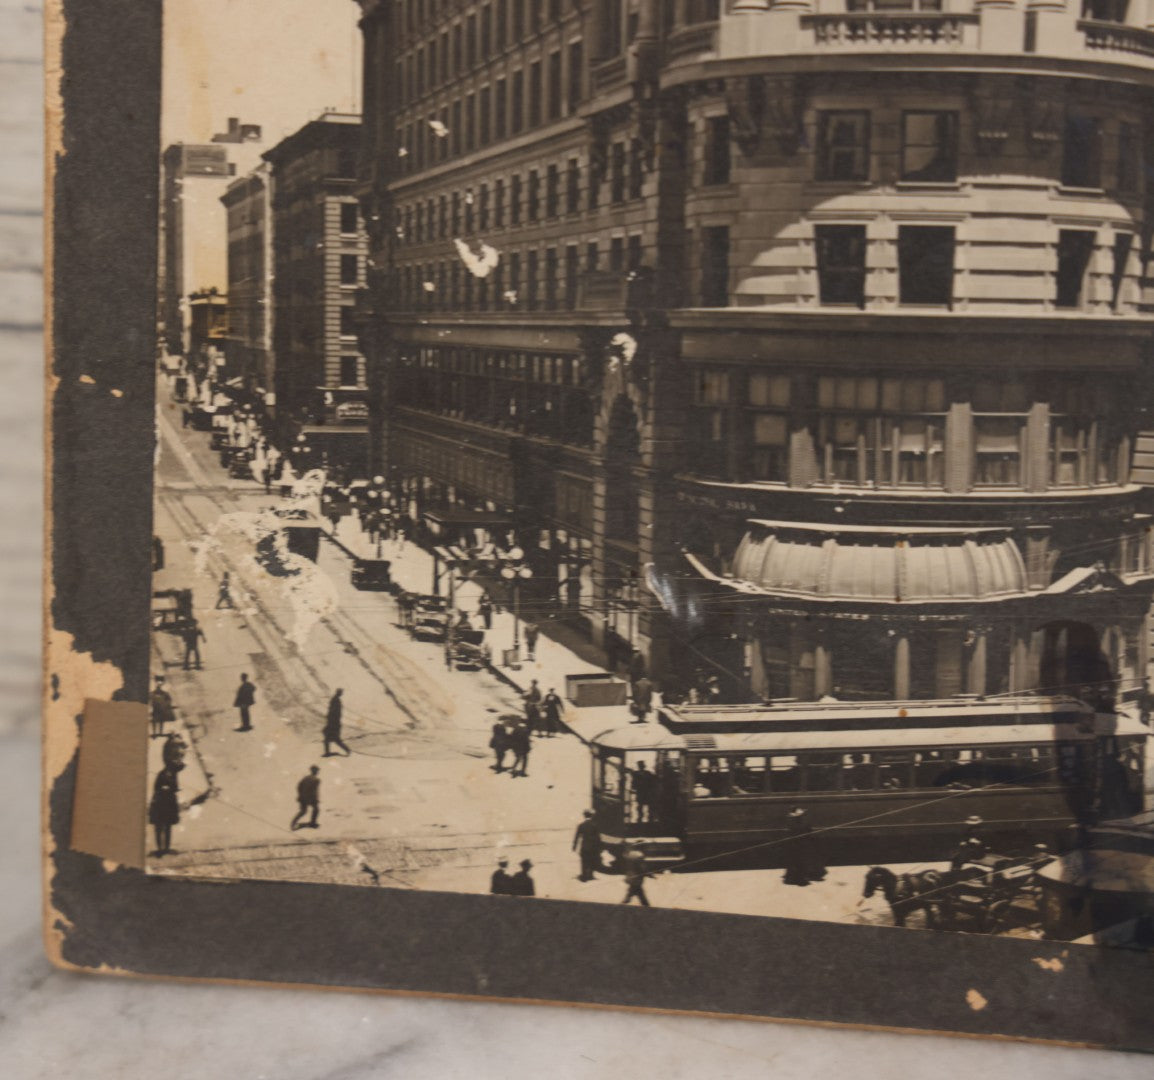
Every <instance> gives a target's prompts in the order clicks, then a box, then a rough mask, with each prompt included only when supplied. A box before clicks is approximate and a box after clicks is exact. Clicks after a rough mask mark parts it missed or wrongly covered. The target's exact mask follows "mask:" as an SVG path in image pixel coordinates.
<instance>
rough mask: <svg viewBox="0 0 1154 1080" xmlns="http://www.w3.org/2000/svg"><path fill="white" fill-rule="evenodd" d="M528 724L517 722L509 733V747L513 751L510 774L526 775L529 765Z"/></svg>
mask: <svg viewBox="0 0 1154 1080" xmlns="http://www.w3.org/2000/svg"><path fill="white" fill-rule="evenodd" d="M530 747H531V743H530V742H529V725H528V724H525V723H523V722H519V723H518V724H517V725H516V726H515V727H514V728H513V731H512V733H511V734H510V735H509V749H510V750H512V751H513V768H512V771H511V772H510V773H509V775H510V776H528V775H529V774H528V773H527V772H526V770H527V769H528V767H529V750H530Z"/></svg>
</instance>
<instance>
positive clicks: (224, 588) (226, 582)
mask: <svg viewBox="0 0 1154 1080" xmlns="http://www.w3.org/2000/svg"><path fill="white" fill-rule="evenodd" d="M216 606H217V607H218V608H221V607H226V608H233V607H235V606H236V605H235V604H234V603H233V602H232V580H231V579H230V578H229V575H228V571H227V570H226V571H225V572H224V576H223V577H222V578H221V579H220V585H218V586H217V590H216Z"/></svg>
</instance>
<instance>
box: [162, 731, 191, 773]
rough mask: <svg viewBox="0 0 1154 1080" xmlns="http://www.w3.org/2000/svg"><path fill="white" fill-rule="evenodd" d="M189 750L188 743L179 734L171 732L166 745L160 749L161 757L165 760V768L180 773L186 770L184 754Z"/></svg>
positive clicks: (165, 741)
mask: <svg viewBox="0 0 1154 1080" xmlns="http://www.w3.org/2000/svg"><path fill="white" fill-rule="evenodd" d="M187 749H188V743H186V742H185V741H184V740H183V739H182V738H181V737H180V733H179V732H176V731H171V732H169V734H168V738H167V739H165V740H164V745H163V746H162V747H161V748H160V754H161V757H163V758H164V767H165V768H166V769H171V770H172V771H173V772H180V770H181V769H183V768H184V752H185V751H186V750H187Z"/></svg>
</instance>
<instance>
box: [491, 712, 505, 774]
mask: <svg viewBox="0 0 1154 1080" xmlns="http://www.w3.org/2000/svg"><path fill="white" fill-rule="evenodd" d="M489 749H490V750H492V751H493V756H494V757H495V758H496V764H494V766H493V771H494V772H504V771H505V755H506V754H507V753H508V752H509V732H508V730H507V729H506V727H505V723H504V721H502V720H498V721H497V722H496V723H495V724H494V725H493V733H492V734H491V735H490V736H489Z"/></svg>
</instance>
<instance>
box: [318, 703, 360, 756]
mask: <svg viewBox="0 0 1154 1080" xmlns="http://www.w3.org/2000/svg"><path fill="white" fill-rule="evenodd" d="M343 693H344V691H343V690H341V689H340V687H338V688H337V690H336V692H335V693H334V694H333V696H332V697H331V698H330V699H329V711H328V715H327V716H326V717H325V728H324V731H323V732H322V733H321V735H322V737H323V739H324V742H325V752H324V756H325V757H335V756H336V755H335V754H333V753H332V752H331V751H330V750H329V744H330V743H332V744H333V745H334V746H339V747H340V748H341V749H342V750H343V751H344V752H345V757H351V756H352V753H353V752H352V751H351V750H350V749H349V748H348V747H347V746H345V743H344V740H343V739H342V738H341V715H342V713H343V712H344V703H343V701H342V699H341V695H342V694H343Z"/></svg>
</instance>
